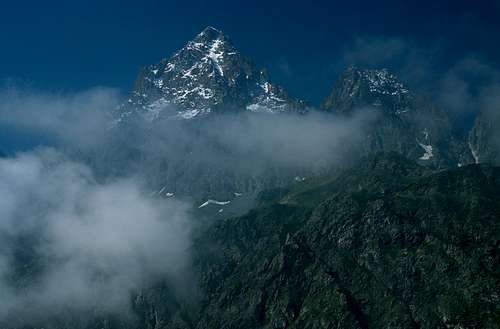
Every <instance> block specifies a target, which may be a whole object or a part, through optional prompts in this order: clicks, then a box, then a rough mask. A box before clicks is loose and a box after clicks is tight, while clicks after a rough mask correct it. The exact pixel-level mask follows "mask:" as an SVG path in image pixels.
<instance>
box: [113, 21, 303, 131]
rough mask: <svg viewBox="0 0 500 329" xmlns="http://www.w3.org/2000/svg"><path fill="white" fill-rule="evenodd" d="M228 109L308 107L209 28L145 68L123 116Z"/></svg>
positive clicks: (183, 116)
mask: <svg viewBox="0 0 500 329" xmlns="http://www.w3.org/2000/svg"><path fill="white" fill-rule="evenodd" d="M228 111H233V112H234V111H236V112H237V111H240V112H241V111H252V112H268V113H280V112H287V111H299V112H301V111H305V106H304V103H303V102H302V101H299V100H297V99H293V98H291V97H290V96H289V95H288V94H287V92H285V90H284V89H283V88H281V87H279V86H276V85H275V84H273V83H272V82H271V81H270V79H269V77H268V75H267V73H266V71H265V70H263V69H260V68H257V67H256V66H255V65H254V64H253V63H252V62H251V61H250V60H249V59H247V58H246V57H244V56H243V55H242V54H241V53H240V52H239V51H238V49H236V48H235V46H234V45H233V43H232V42H231V40H230V39H229V38H228V37H227V36H226V35H225V34H224V33H223V32H222V31H219V30H217V29H215V28H213V27H207V28H206V29H204V30H203V31H202V32H201V33H199V34H198V35H197V36H196V37H195V38H194V39H193V40H192V41H189V42H188V43H187V44H186V45H185V46H184V47H183V48H182V49H181V50H179V51H178V52H176V53H175V54H173V55H172V56H171V57H170V58H166V59H163V60H161V61H160V62H159V63H157V64H153V65H150V66H147V67H145V68H143V69H142V70H141V72H140V74H139V76H138V78H137V81H136V84H135V87H134V90H133V92H132V94H131V96H130V98H129V99H128V100H127V103H126V104H124V106H122V107H121V108H120V110H119V115H118V121H121V120H123V119H126V118H127V117H129V116H132V115H134V114H139V115H140V116H141V117H143V118H145V119H146V120H148V121H154V120H156V119H159V118H178V119H192V118H199V117H204V116H206V115H208V114H210V113H221V112H228Z"/></svg>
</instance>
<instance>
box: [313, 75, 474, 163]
mask: <svg viewBox="0 0 500 329" xmlns="http://www.w3.org/2000/svg"><path fill="white" fill-rule="evenodd" d="M322 109H323V110H324V111H328V112H335V113H337V114H340V115H351V114H352V113H353V112H355V111H367V112H370V113H372V114H375V115H376V116H377V118H378V120H377V122H376V123H375V124H374V125H373V127H372V129H371V131H369V132H368V135H367V136H366V140H365V143H364V147H363V150H362V151H363V153H364V154H372V153H374V152H379V151H397V152H399V153H401V154H404V155H406V156H407V157H409V158H410V159H414V160H417V161H419V162H421V163H422V164H433V165H436V166H440V167H449V166H457V165H464V164H467V163H473V159H472V156H471V154H470V151H469V150H468V148H467V147H466V145H465V142H464V141H462V140H461V139H460V138H458V137H457V136H455V135H454V132H453V130H452V126H451V123H450V120H449V118H448V117H447V115H446V113H444V112H442V111H441V110H439V109H438V108H436V107H435V106H434V105H433V104H432V102H430V101H429V100H428V99H425V98H424V97H421V96H419V95H417V94H415V93H413V92H411V91H410V90H409V89H408V87H406V86H405V85H404V84H403V83H402V82H400V81H399V79H398V78H397V77H396V76H395V75H394V74H392V73H390V72H389V71H388V70H387V69H381V70H370V69H358V68H356V67H350V68H348V69H347V70H346V71H345V72H344V73H343V75H342V77H341V78H340V80H339V82H338V83H337V85H336V86H335V87H334V89H333V90H332V92H331V94H330V95H329V96H328V97H327V98H326V99H325V101H324V102H323V105H322Z"/></svg>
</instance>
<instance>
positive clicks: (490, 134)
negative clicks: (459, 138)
mask: <svg viewBox="0 0 500 329" xmlns="http://www.w3.org/2000/svg"><path fill="white" fill-rule="evenodd" d="M499 123H500V122H499V120H498V118H497V117H496V116H495V115H492V113H488V112H481V113H479V115H478V116H477V118H476V120H475V122H474V126H473V127H472V130H471V131H470V133H469V141H468V146H469V148H470V151H471V153H472V155H473V157H474V161H475V163H484V162H488V163H496V164H498V163H500V155H499V151H500V132H499V131H498V124H499Z"/></svg>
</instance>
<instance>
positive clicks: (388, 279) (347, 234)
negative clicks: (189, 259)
mask: <svg viewBox="0 0 500 329" xmlns="http://www.w3.org/2000/svg"><path fill="white" fill-rule="evenodd" d="M192 253H193V255H194V272H193V273H191V272H190V273H189V275H186V278H188V279H190V280H192V281H191V284H192V285H194V286H196V287H197V289H193V287H191V285H190V284H189V283H186V282H185V281H184V282H183V283H182V284H179V285H178V286H177V287H175V286H174V287H173V286H172V285H168V284H165V283H159V284H158V285H156V286H154V287H151V288H150V289H145V290H142V291H140V292H138V293H137V294H135V295H134V297H133V298H132V299H131V300H132V304H133V306H132V310H131V311H132V313H133V314H126V315H125V314H122V315H120V316H116V315H109V314H106V313H105V312H101V311H99V310H96V312H95V313H94V314H93V315H92V316H87V317H82V316H74V317H72V316H71V315H70V314H68V315H64V316H61V318H62V319H56V320H54V319H50V320H48V321H47V322H44V323H40V324H39V325H38V326H24V327H23V328H25V329H28V328H29V329H31V328H60V329H66V328H68V329H69V328H85V329H98V328H99V329H115V328H122V329H123V328H127V329H157V328H178V329H180V328H182V329H184V328H185V329H187V328H199V329H201V328H207V329H208V328H346V329H348V328H349V329H351V328H429V329H430V328H443V329H444V328H487V329H488V328H498V327H499V325H500V299H499V296H500V168H497V167H491V166H487V165H469V166H464V167H462V168H457V169H454V170H432V169H430V168H428V167H424V166H420V165H418V164H416V163H415V162H412V161H409V160H407V159H405V158H403V157H401V156H400V155H397V154H385V155H384V154H382V155H377V156H374V157H371V158H368V159H365V160H364V161H363V162H362V163H361V164H360V165H359V166H357V167H355V168H353V169H350V170H348V171H346V172H344V173H342V174H340V175H337V176H334V177H323V178H317V179H315V180H306V181H304V182H300V183H297V184H296V185H294V186H292V187H290V188H288V189H277V190H271V191H267V192H265V193H262V195H261V200H260V205H259V207H257V208H256V209H254V210H252V211H250V212H249V213H247V214H246V215H244V216H241V217H236V218H229V219H225V220H221V221H218V222H216V223H214V225H213V226H211V227H210V228H208V230H203V231H201V232H198V234H197V238H196V242H195V244H194V246H193V248H192ZM2 327H3V328H8V329H10V328H19V326H15V325H13V324H12V323H11V324H2Z"/></svg>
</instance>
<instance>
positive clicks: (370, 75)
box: [343, 65, 408, 96]
mask: <svg viewBox="0 0 500 329" xmlns="http://www.w3.org/2000/svg"><path fill="white" fill-rule="evenodd" d="M343 78H344V79H354V80H356V81H358V83H360V84H364V85H366V86H367V87H368V90H369V92H370V93H374V94H381V95H392V96H396V95H401V94H407V93H408V89H407V88H406V87H405V85H404V84H403V83H402V82H401V81H400V80H399V78H398V77H397V76H396V75H395V74H393V73H392V72H391V71H390V70H389V69H387V68H380V69H360V68H358V67H356V66H353V65H351V66H349V67H348V68H347V70H346V71H345V73H344V74H343Z"/></svg>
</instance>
